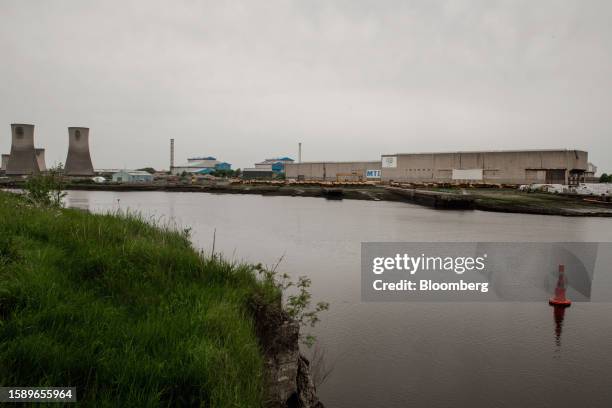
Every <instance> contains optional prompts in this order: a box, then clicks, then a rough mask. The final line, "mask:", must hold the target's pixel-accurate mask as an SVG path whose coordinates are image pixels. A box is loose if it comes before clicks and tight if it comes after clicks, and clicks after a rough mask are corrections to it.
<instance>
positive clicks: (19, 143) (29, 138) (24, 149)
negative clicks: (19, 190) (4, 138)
mask: <svg viewBox="0 0 612 408" xmlns="http://www.w3.org/2000/svg"><path fill="white" fill-rule="evenodd" d="M11 137H12V143H11V154H10V156H9V158H8V161H7V163H6V170H5V173H6V175H7V176H21V175H31V174H38V173H40V169H39V167H38V161H37V160H36V150H35V148H34V125H28V124H22V123H13V124H11Z"/></svg>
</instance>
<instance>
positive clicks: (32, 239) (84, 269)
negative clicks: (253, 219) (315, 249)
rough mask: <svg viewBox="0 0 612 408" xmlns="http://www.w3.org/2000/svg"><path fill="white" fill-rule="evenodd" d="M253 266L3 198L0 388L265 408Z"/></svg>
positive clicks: (127, 219)
mask: <svg viewBox="0 0 612 408" xmlns="http://www.w3.org/2000/svg"><path fill="white" fill-rule="evenodd" d="M255 293H258V294H259V295H261V294H263V295H264V297H265V298H266V299H279V298H280V293H279V292H278V289H276V288H275V287H274V286H273V285H270V284H263V283H261V282H260V281H258V280H257V279H256V272H255V270H254V269H253V267H250V266H247V265H234V264H230V263H227V262H225V261H222V260H219V259H218V258H216V257H213V258H212V259H210V258H205V257H203V256H202V255H201V254H199V253H198V252H196V251H195V250H194V249H193V248H192V246H191V244H190V241H189V239H188V234H187V233H186V232H180V231H175V230H172V229H169V228H164V227H154V226H152V225H151V224H150V223H148V222H147V221H146V220H143V219H142V217H138V216H133V215H132V216H130V215H94V214H89V213H86V212H81V211H77V210H65V209H59V208H42V207H38V206H36V205H34V204H31V203H29V202H28V201H26V200H25V199H22V198H20V197H17V196H14V195H12V194H8V193H0V382H1V383H2V384H3V385H5V386H9V385H13V386H75V387H77V397H78V400H79V401H80V402H82V403H84V404H86V405H91V406H124V407H128V406H160V405H161V406H173V405H190V406H193V405H196V406H206V407H257V406H261V405H262V399H263V396H264V389H263V361H262V354H261V351H260V348H259V345H258V341H257V338H256V336H255V331H254V324H253V321H252V317H251V314H250V312H249V308H248V302H249V299H251V298H252V297H253V295H254V294H255Z"/></svg>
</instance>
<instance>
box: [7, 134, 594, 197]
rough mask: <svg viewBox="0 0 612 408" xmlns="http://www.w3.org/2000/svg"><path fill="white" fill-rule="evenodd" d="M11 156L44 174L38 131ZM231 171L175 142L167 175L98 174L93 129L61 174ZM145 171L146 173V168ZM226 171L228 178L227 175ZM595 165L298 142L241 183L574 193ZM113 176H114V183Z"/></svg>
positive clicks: (563, 152) (542, 153) (559, 158)
mask: <svg viewBox="0 0 612 408" xmlns="http://www.w3.org/2000/svg"><path fill="white" fill-rule="evenodd" d="M11 136H12V145H11V153H10V155H6V154H3V155H2V171H3V173H4V174H5V175H7V176H23V175H33V174H39V173H40V172H44V171H46V165H45V150H44V149H39V148H36V147H35V144H34V125H30V124H12V125H11ZM231 169H232V165H231V164H230V163H228V162H225V161H220V160H217V158H215V157H212V156H199V157H191V158H188V159H187V163H186V164H184V165H180V166H174V139H171V141H170V171H169V172H168V173H166V172H156V174H155V177H153V176H150V177H149V176H148V173H147V174H144V172H142V171H135V170H126V169H124V170H121V171H119V170H115V171H109V172H106V173H105V172H104V171H102V170H100V171H98V172H96V171H95V170H94V167H93V164H92V161H91V154H90V150H89V128H86V127H69V128H68V154H67V157H66V164H65V169H64V174H65V175H67V176H73V177H92V176H94V175H96V174H97V173H99V174H104V175H106V174H108V177H110V179H112V180H113V181H114V182H119V183H131V182H139V183H142V182H145V183H147V182H153V181H154V180H156V179H159V180H163V179H165V178H166V177H167V175H168V174H169V175H172V176H185V175H191V176H192V178H194V177H195V178H194V180H195V179H196V178H197V176H201V177H203V178H206V177H211V176H210V174H216V175H219V174H218V173H222V174H223V175H224V176H227V175H229V176H232V175H234V173H233V172H232V171H231ZM141 170H144V169H141ZM222 171H226V172H224V173H223V172H222ZM596 171H597V168H596V166H594V165H593V164H592V163H589V161H588V153H587V152H586V151H582V150H570V149H549V150H497V151H495V150H490V151H465V152H431V153H395V154H382V155H381V156H380V158H378V159H375V160H371V161H345V162H340V161H327V162H325V161H320V162H302V161H301V143H300V144H299V154H298V161H297V162H295V161H294V160H293V159H292V158H290V157H286V156H284V157H277V158H270V159H265V160H263V161H261V162H258V163H255V165H254V167H252V168H245V169H243V170H242V172H241V177H242V178H243V179H245V180H246V179H287V180H295V181H314V182H340V183H342V182H349V183H350V182H373V183H382V184H389V183H415V184H418V183H432V184H488V185H524V184H562V185H569V186H576V185H578V184H580V183H584V182H588V181H592V179H594V176H595V172H596ZM113 173H117V174H115V176H112V174H113Z"/></svg>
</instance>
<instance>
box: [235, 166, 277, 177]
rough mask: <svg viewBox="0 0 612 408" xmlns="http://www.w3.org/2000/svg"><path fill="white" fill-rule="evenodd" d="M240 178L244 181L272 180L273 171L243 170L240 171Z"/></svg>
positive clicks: (267, 169) (264, 169) (259, 169)
mask: <svg viewBox="0 0 612 408" xmlns="http://www.w3.org/2000/svg"><path fill="white" fill-rule="evenodd" d="M241 174H242V178H243V179H244V180H252V179H271V178H274V175H275V173H274V171H272V169H271V168H257V167H255V168H245V169H242V173H241Z"/></svg>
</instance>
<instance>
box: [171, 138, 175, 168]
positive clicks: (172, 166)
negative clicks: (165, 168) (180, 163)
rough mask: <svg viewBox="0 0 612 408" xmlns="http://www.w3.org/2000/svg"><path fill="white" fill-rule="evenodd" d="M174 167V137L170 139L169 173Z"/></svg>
mask: <svg viewBox="0 0 612 408" xmlns="http://www.w3.org/2000/svg"><path fill="white" fill-rule="evenodd" d="M173 168H174V139H170V173H172V169H173Z"/></svg>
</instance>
